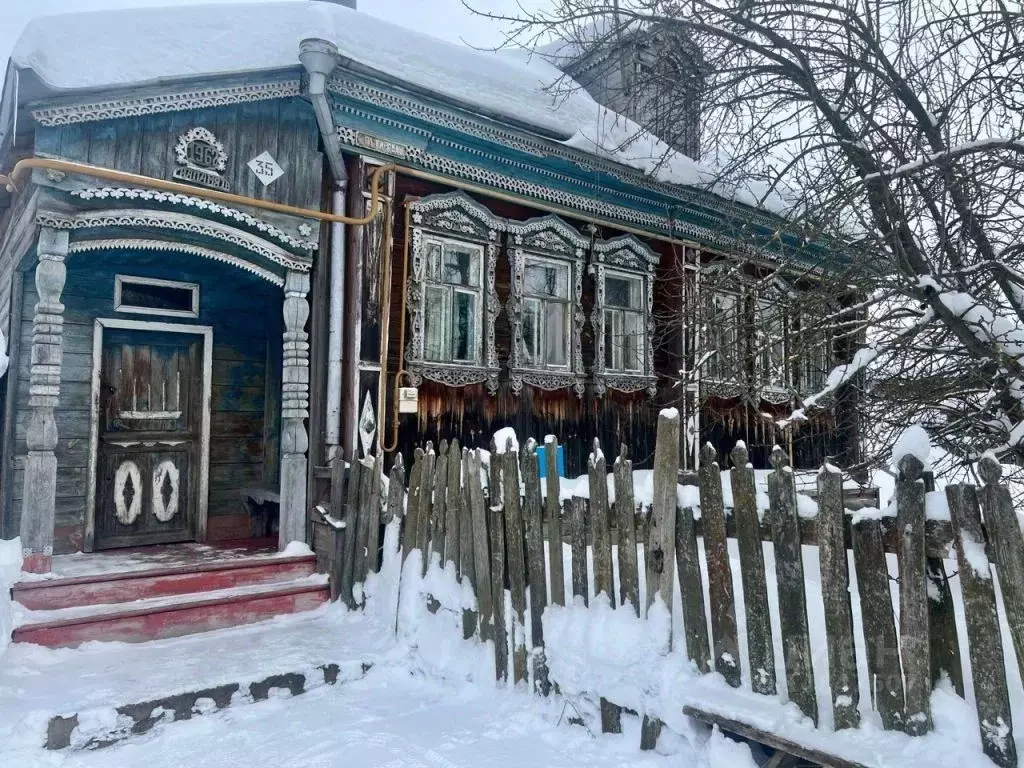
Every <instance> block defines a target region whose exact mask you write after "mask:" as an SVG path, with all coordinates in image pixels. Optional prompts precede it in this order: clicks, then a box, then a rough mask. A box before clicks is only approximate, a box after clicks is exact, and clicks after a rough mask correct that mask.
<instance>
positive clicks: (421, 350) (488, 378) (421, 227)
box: [405, 192, 507, 394]
mask: <svg viewBox="0 0 1024 768" xmlns="http://www.w3.org/2000/svg"><path fill="white" fill-rule="evenodd" d="M409 212H410V217H411V220H412V228H411V229H412V231H411V233H410V234H411V238H412V254H411V260H412V264H411V270H410V275H409V299H408V306H409V315H410V318H411V326H412V336H411V338H410V340H409V343H408V345H407V347H406V350H405V358H406V370H407V371H408V372H409V374H410V377H411V379H412V382H413V384H414V385H417V386H418V385H419V384H420V383H421V381H422V380H423V379H430V380H431V381H436V382H439V383H441V384H445V385H447V386H452V387H462V386H466V385H467V384H480V383H486V384H487V389H488V391H490V393H491V394H494V393H496V392H497V391H498V372H499V370H500V367H499V365H498V353H497V350H496V349H495V346H494V325H495V321H496V320H497V317H498V313H499V312H500V311H501V307H500V305H499V303H498V294H497V291H496V290H495V287H494V271H495V268H496V265H497V261H498V250H499V248H500V247H501V233H502V232H504V231H505V228H506V226H507V223H506V221H505V220H504V219H501V218H499V217H497V216H495V215H494V214H492V213H491V212H490V211H489V210H487V209H486V208H485V207H484V206H482V205H481V204H480V203H478V202H476V201H475V200H473V199H472V198H471V197H469V195H467V194H465V193H464V192H451V193H447V194H439V195H429V196H427V197H423V198H420V199H419V200H416V201H415V202H413V203H411V204H410V205H409ZM429 235H435V236H440V237H445V238H450V239H453V240H458V241H462V242H466V243H472V244H476V245H479V246H482V247H483V250H484V259H483V264H482V265H481V271H482V275H481V283H482V285H481V296H482V306H481V308H480V322H479V325H478V328H479V336H478V338H479V340H480V341H479V344H480V347H479V356H478V359H477V361H476V362H474V363H458V362H440V361H435V360H427V359H426V354H425V344H426V336H425V306H424V303H425V300H426V291H425V287H426V268H427V263H426V261H427V253H426V247H425V238H426V237H427V236H429Z"/></svg>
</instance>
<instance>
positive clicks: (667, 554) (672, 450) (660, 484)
mask: <svg viewBox="0 0 1024 768" xmlns="http://www.w3.org/2000/svg"><path fill="white" fill-rule="evenodd" d="M678 474H679V411H677V410H675V409H674V408H672V409H666V410H664V411H662V412H661V413H660V414H658V434H657V443H656V446H655V450H654V503H653V504H652V512H651V514H652V515H653V519H652V521H651V529H652V532H654V533H656V534H657V538H656V539H655V537H654V536H652V537H651V538H652V540H653V542H652V544H653V546H652V547H651V549H650V551H649V553H648V555H649V557H650V560H651V562H650V565H649V566H648V573H649V574H650V576H651V578H652V579H653V581H649V582H648V583H647V607H648V610H650V607H651V605H652V604H653V603H654V601H655V599H656V598H660V599H661V601H662V602H663V603H664V604H665V606H666V607H667V608H668V609H669V610H670V611H671V609H672V588H673V586H674V582H675V575H676V574H675V562H674V558H673V557H672V550H673V549H674V548H675V545H676V506H677V503H676V502H677V499H676V482H677V477H678Z"/></svg>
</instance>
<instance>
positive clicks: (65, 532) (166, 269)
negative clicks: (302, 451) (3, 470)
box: [11, 250, 282, 552]
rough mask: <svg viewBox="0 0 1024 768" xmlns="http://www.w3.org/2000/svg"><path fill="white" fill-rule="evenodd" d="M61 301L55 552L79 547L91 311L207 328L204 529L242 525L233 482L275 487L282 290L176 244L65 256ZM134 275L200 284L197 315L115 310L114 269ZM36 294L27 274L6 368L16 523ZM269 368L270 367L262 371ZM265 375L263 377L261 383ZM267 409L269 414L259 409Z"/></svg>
mask: <svg viewBox="0 0 1024 768" xmlns="http://www.w3.org/2000/svg"><path fill="white" fill-rule="evenodd" d="M67 266H68V276H67V284H66V287H65V290H64V294H63V297H62V300H63V302H64V304H65V310H64V364H63V368H62V370H61V394H60V407H59V408H58V409H57V414H56V420H57V429H58V433H59V442H58V444H57V449H56V454H57V464H58V470H57V521H56V526H55V528H56V530H55V537H54V548H55V551H57V552H69V551H75V550H78V549H81V547H82V541H83V539H82V537H83V529H84V523H85V506H86V484H87V482H88V464H89V427H90V425H89V416H90V410H89V409H90V394H91V377H92V366H93V360H92V344H93V328H94V321H95V319H96V318H97V317H119V318H124V319H129V318H130V319H134V320H143V321H147V320H148V321H160V322H173V323H185V324H196V325H210V326H212V327H213V371H212V393H211V394H212V402H211V414H210V421H211V428H210V503H209V530H210V536H211V538H214V537H217V535H218V533H220V534H221V535H222V536H227V535H230V534H232V533H234V532H237V533H239V534H242V535H246V534H247V532H248V531H247V528H244V527H243V526H242V523H243V521H241V520H240V519H239V518H238V517H237V516H238V515H240V514H241V513H243V509H242V505H241V496H240V494H239V490H240V489H242V488H246V487H249V486H269V487H272V488H276V486H277V482H278V479H277V458H276V456H270V455H268V454H267V451H268V450H269V451H271V452H273V453H276V446H277V444H278V439H277V431H278V426H279V425H278V414H279V411H280V409H279V399H280V394H279V392H280V385H279V383H278V382H279V381H280V372H279V368H280V364H281V363H280V348H281V302H282V294H281V289H279V288H278V287H277V286H274V285H272V284H270V283H268V282H266V281H263V280H260V279H259V278H256V277H254V276H252V275H250V274H249V273H247V272H243V271H242V270H240V269H236V268H233V267H230V266H227V265H223V264H220V263H216V262H212V261H209V260H206V259H202V258H199V257H195V256H188V255H183V254H176V253H156V252H141V253H140V252H135V251H128V250H124V251H111V252H95V253H81V254H74V255H72V256H71V257H70V258H69V259H68V262H67ZM116 274H130V275H140V276H144V277H157V278H164V279H172V280H184V281H187V282H195V283H199V285H200V296H199V300H200V315H199V318H198V319H187V318H164V317H161V316H158V315H140V314H129V313H121V312H114V276H115V275H116ZM37 300H38V296H37V294H36V292H35V287H34V285H33V284H32V280H31V275H29V276H28V278H27V279H26V280H25V289H24V300H23V302H22V307H21V311H22V318H23V320H24V322H23V323H22V331H21V343H22V346H21V354H20V355H19V359H18V360H17V362H16V363H15V362H14V361H12V364H11V374H12V375H16V376H17V377H18V380H19V387H18V396H17V397H18V402H17V416H16V419H15V422H16V433H15V439H16V442H15V458H14V467H15V470H14V472H13V473H12V474H13V478H12V480H13V482H12V492H13V497H14V503H13V512H14V515H13V517H14V521H13V524H14V527H15V529H16V527H17V520H18V518H19V517H20V513H21V497H22V492H23V491H22V485H23V469H22V468H23V465H24V459H25V455H26V452H27V449H26V447H25V432H26V428H27V425H28V419H29V415H30V414H29V409H28V376H29V360H30V355H31V334H32V316H33V312H34V307H35V303H36V301H37ZM268 368H269V375H268ZM268 383H269V386H268ZM268 413H269V414H270V415H271V416H270V418H267V417H266V414H268Z"/></svg>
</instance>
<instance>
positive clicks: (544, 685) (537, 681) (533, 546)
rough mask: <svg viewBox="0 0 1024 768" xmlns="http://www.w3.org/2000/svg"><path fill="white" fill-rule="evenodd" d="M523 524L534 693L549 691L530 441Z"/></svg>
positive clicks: (539, 519)
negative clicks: (535, 691)
mask: <svg viewBox="0 0 1024 768" xmlns="http://www.w3.org/2000/svg"><path fill="white" fill-rule="evenodd" d="M522 469H523V472H522V474H523V486H524V496H523V524H524V526H525V528H526V580H527V583H528V585H529V589H530V643H531V645H532V646H533V652H532V659H533V661H532V667H533V670H532V671H533V681H534V685H535V686H536V687H537V688H538V690H540V691H542V692H546V691H548V690H550V685H549V684H548V681H547V664H546V662H545V657H544V623H543V621H542V617H543V615H544V608H545V607H547V604H548V585H547V572H546V569H545V567H544V521H543V516H542V515H543V513H542V511H541V509H542V507H541V498H540V465H539V461H538V459H537V443H536V442H535V441H534V440H533V439H530V440H529V441H528V442H527V443H526V450H525V451H524V453H523V456H522Z"/></svg>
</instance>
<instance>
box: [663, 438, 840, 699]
mask: <svg viewBox="0 0 1024 768" xmlns="http://www.w3.org/2000/svg"><path fill="white" fill-rule="evenodd" d="M749 458H750V457H749V455H748V454H747V446H746V445H745V444H744V443H742V442H739V443H737V444H736V447H735V448H733V451H732V463H733V467H732V472H731V473H730V475H731V477H730V480H731V482H732V500H733V509H732V516H733V518H734V519H735V520H736V544H737V547H738V548H739V551H740V576H741V577H742V580H743V607H744V612H745V613H746V619H747V655H748V656H749V658H750V686H751V688H752V689H753V691H754V693H762V694H766V695H774V694H775V692H776V685H775V651H774V650H773V649H772V625H771V618H770V615H769V613H768V582H767V579H766V578H765V573H764V548H763V546H762V545H761V533H760V522H759V520H758V517H757V490H756V486H755V482H754V469H753V467H751V466H750V465H749ZM839 512H840V515H841V514H842V507H841V506H840V509H839ZM722 525H723V527H724V525H725V519H724V518H723V519H722ZM677 541H678V538H677Z"/></svg>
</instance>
